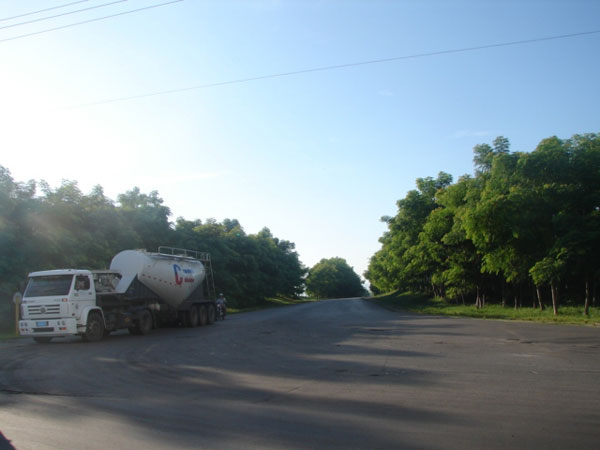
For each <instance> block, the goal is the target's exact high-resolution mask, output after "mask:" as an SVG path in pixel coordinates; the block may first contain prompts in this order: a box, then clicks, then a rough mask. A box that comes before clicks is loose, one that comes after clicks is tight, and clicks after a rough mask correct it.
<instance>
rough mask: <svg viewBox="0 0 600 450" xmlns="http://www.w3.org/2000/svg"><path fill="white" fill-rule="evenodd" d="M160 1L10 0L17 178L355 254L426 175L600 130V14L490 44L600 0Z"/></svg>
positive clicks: (0, 42)
mask: <svg viewBox="0 0 600 450" xmlns="http://www.w3.org/2000/svg"><path fill="white" fill-rule="evenodd" d="M168 1H169V0H127V1H120V2H116V3H115V0H87V1H80V2H75V0H45V1H41V0H40V1H37V0H29V1H26V2H25V1H18V0H0V165H2V166H4V167H5V168H7V169H9V170H10V172H11V174H12V177H13V178H14V179H15V180H16V181H28V180H30V179H34V180H42V179H43V180H45V181H47V182H48V183H49V184H50V185H51V186H52V187H58V186H60V184H61V182H62V180H75V181H77V182H78V184H79V187H80V189H81V190H82V191H83V192H84V193H89V192H90V191H91V189H92V188H93V187H94V186H95V185H101V186H102V187H103V188H104V191H105V194H106V195H107V196H109V197H110V198H112V199H113V200H116V199H117V196H118V194H120V193H124V192H126V191H128V190H130V189H132V188H133V187H136V186H137V187H139V188H140V189H141V190H142V191H143V192H146V193H149V192H151V191H154V190H156V191H158V192H159V195H160V197H161V198H163V199H164V204H165V205H166V206H168V207H169V208H171V211H172V213H173V216H172V217H171V220H173V221H175V219H176V218H177V217H184V218H185V219H187V220H195V219H202V220H205V219H207V218H215V219H216V220H218V221H222V220H223V219H225V218H231V219H234V218H235V219H238V220H239V221H240V223H241V224H242V226H243V227H244V229H245V231H246V232H247V233H256V232H258V231H259V230H260V229H262V228H263V227H265V226H266V227H268V228H269V229H270V230H271V232H272V233H273V234H274V235H275V236H277V237H279V238H280V239H286V240H289V241H292V242H294V243H295V244H296V250H297V251H298V253H299V256H300V259H301V261H302V262H303V263H304V264H305V265H306V266H308V267H310V266H313V265H314V264H316V263H317V262H318V261H319V260H320V259H321V258H331V257H342V258H345V259H346V260H347V261H348V263H349V264H350V265H351V266H352V267H353V268H354V269H355V271H356V272H357V273H359V274H362V273H363V272H364V271H365V270H366V269H367V266H368V262H369V258H370V257H371V256H372V255H373V254H374V253H375V252H376V251H377V250H378V249H379V248H380V244H379V242H378V239H379V237H381V235H382V234H383V232H384V231H385V230H386V227H385V224H383V223H382V222H381V221H380V218H381V217H382V216H386V215H395V214H396V212H397V207H396V201H397V200H399V199H401V198H404V196H405V195H406V193H407V192H408V191H409V190H411V189H415V180H416V179H417V178H423V177H436V176H437V174H438V173H439V172H440V171H444V172H447V173H450V174H451V175H452V176H453V177H454V180H457V179H458V177H460V176H461V175H464V174H472V173H473V163H472V159H473V147H474V146H475V145H476V144H481V143H491V142H492V141H493V139H494V138H495V137H497V136H500V135H502V136H505V137H507V138H508V139H509V140H510V142H511V149H512V150H513V151H532V150H534V149H535V147H536V145H537V144H538V143H539V142H540V141H541V140H542V139H544V138H547V137H550V136H554V135H556V136H558V137H560V138H569V137H571V136H572V135H573V134H580V133H590V132H599V131H600V129H599V126H600V121H599V118H600V114H599V112H598V105H599V104H600V83H599V82H598V80H600V58H599V57H598V56H599V55H600V33H593V34H585V35H579V36H572V37H569V38H561V39H551V40H538V41H535V42H528V43H522V44H514V45H500V46H495V45H496V44H508V43H514V42H518V41H529V40H537V39H541V38H547V37H554V36H565V35H572V34H578V33H586V32H591V31H599V30H600V20H599V19H600V2H599V1H597V0H587V1H586V0H566V1H562V0H543V1H537V0H521V1H517V0H514V1H513V0H495V1H494V0H488V1H485V0H474V1H466V0H465V1H450V0H448V1H443V0H438V1H433V0H432V1H427V0H422V1H417V0H412V1H409V0H407V1H402V0H397V1H392V0H379V1H378V0H371V1H367V0H363V1H358V0H343V1H342V0H329V1H326V0H320V1H317V0H303V1H284V0H281V1H277V0H254V1H253V0H247V1H242V0H237V1H234V0H220V1H216V0H214V1H200V0H185V1H179V2H175V3H170V4H164V3H167V2H168ZM71 3H72V4H71ZM109 3H111V4H109ZM67 4H70V5H69V6H64V5H67ZM159 5H162V6H159ZM48 8H54V9H52V10H47V11H43V12H37V13H35V14H29V13H32V12H36V11H40V10H43V9H48ZM88 8H93V9H88ZM142 8H145V9H142ZM81 9H88V10H86V11H80V12H76V11H78V10H81ZM135 10H137V11H135ZM129 11H133V12H129ZM70 12H73V13H72V14H66V13H70ZM25 14H28V15H25ZM57 15H60V17H54V18H49V17H50V16H57ZM15 16H20V17H15ZM106 16H112V17H108V18H104V17H106ZM38 19H44V20H38ZM79 22H86V23H80V24H77V23H79ZM75 24H77V25H75ZM47 30H51V31H47ZM490 46H494V47H490ZM476 47H479V49H473V48H476ZM481 47H484V48H481ZM466 49H471V50H466ZM454 50H465V51H459V52H456V51H454ZM385 60H387V61H385ZM375 61H379V62H375ZM365 62H372V63H369V64H361V63H365ZM335 66H343V67H337V68H332V67H335ZM325 68H330V69H327V70H313V69H325ZM298 72H299V73H298ZM161 93H162V94H161ZM149 250H150V249H149ZM196 250H203V249H196Z"/></svg>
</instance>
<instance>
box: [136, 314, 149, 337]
mask: <svg viewBox="0 0 600 450" xmlns="http://www.w3.org/2000/svg"><path fill="white" fill-rule="evenodd" d="M137 329H138V334H148V333H150V331H152V314H151V313H150V311H148V310H147V309H145V310H143V311H142V312H141V314H140V318H139V319H138V324H137Z"/></svg>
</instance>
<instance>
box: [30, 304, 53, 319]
mask: <svg viewBox="0 0 600 450" xmlns="http://www.w3.org/2000/svg"><path fill="white" fill-rule="evenodd" d="M27 312H28V313H29V315H30V316H40V317H41V316H59V315H60V305H56V304H54V305H28V306H27Z"/></svg>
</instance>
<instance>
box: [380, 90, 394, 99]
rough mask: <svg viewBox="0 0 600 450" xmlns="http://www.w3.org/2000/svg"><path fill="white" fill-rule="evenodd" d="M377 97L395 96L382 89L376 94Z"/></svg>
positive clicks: (391, 92)
mask: <svg viewBox="0 0 600 450" xmlns="http://www.w3.org/2000/svg"><path fill="white" fill-rule="evenodd" d="M377 95H381V96H382V97H393V96H394V95H395V94H394V92H393V91H390V90H389V89H382V90H381V91H379V92H377Z"/></svg>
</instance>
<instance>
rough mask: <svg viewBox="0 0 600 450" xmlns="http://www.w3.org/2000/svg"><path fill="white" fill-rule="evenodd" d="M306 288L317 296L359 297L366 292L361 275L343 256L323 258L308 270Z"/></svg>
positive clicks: (309, 292)
mask: <svg viewBox="0 0 600 450" xmlns="http://www.w3.org/2000/svg"><path fill="white" fill-rule="evenodd" d="M306 290H307V292H308V294H309V295H312V296H314V297H317V298H345V297H359V296H362V295H364V294H365V288H364V287H363V285H362V283H361V281H360V277H359V276H358V275H357V274H356V272H354V269H352V267H350V266H349V265H348V263H347V262H346V260H345V259H343V258H329V259H322V260H321V261H319V262H318V263H317V264H315V265H314V266H313V267H312V268H311V269H310V270H309V272H308V277H307V278H306Z"/></svg>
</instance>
